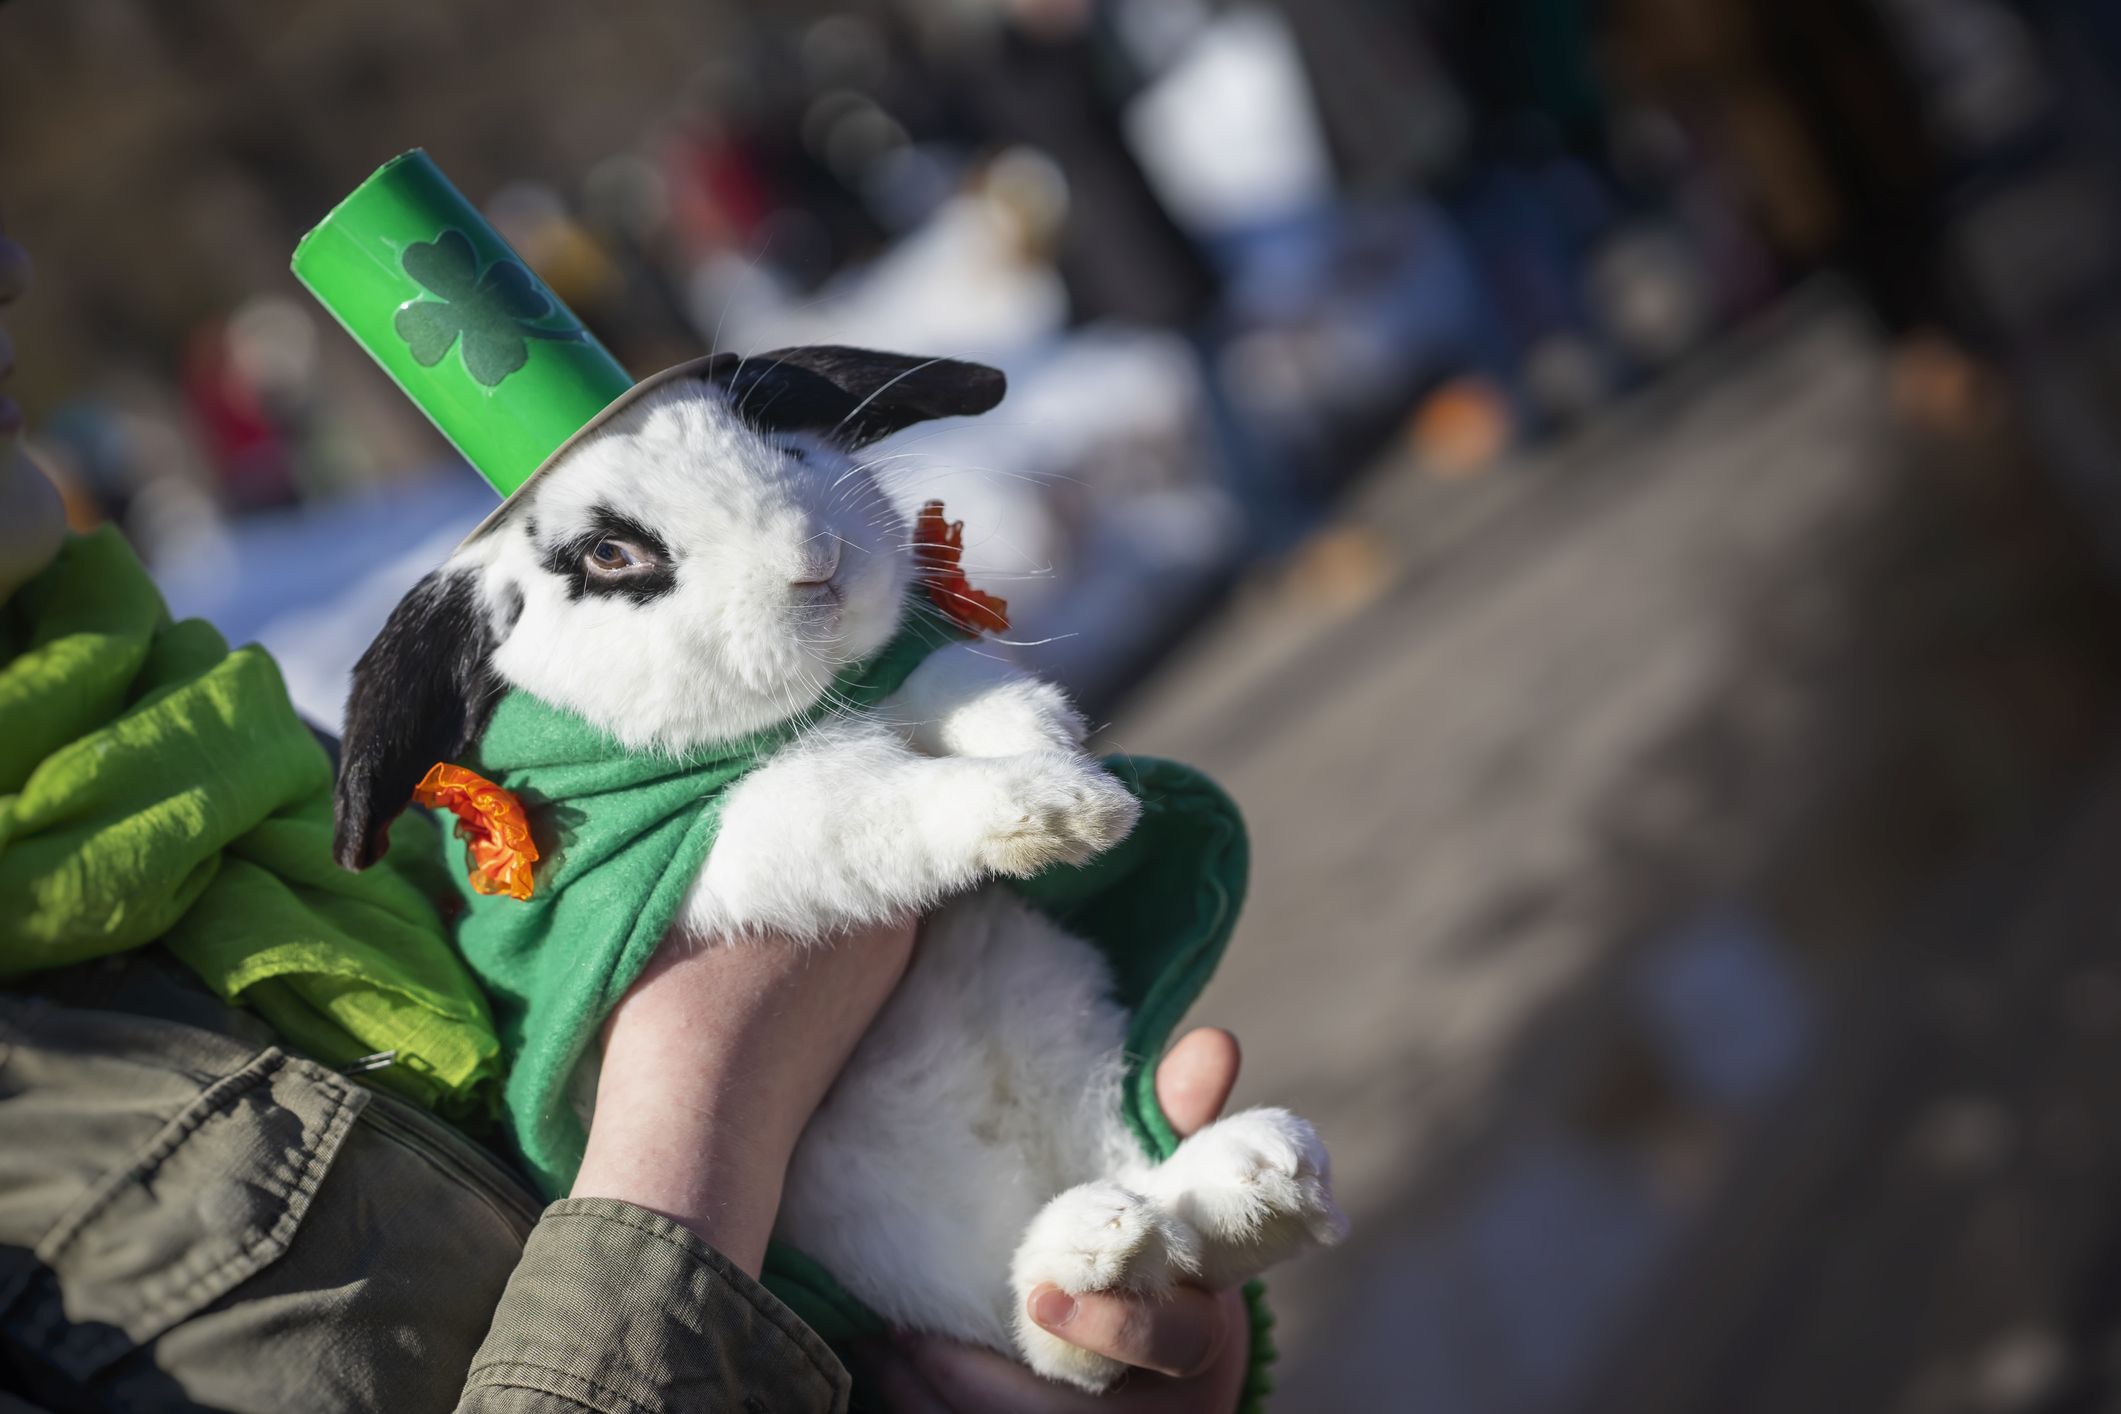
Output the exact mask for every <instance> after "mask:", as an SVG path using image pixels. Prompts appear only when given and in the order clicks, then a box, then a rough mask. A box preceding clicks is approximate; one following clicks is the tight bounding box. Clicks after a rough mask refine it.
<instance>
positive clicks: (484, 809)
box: [412, 761, 538, 899]
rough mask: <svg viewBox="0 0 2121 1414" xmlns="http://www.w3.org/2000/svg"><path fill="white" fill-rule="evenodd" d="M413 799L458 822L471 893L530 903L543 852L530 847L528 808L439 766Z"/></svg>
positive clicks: (488, 784) (479, 779) (467, 774)
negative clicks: (534, 867) (532, 876)
mask: <svg viewBox="0 0 2121 1414" xmlns="http://www.w3.org/2000/svg"><path fill="white" fill-rule="evenodd" d="M412 798H413V799H414V800H416V801H418V802H419V803H420V804H422V805H424V806H426V807H427V808H428V809H430V810H447V811H448V812H449V813H450V814H452V815H454V816H456V817H457V838H458V839H460V840H462V841H464V845H465V850H464V852H465V854H466V855H467V856H469V858H470V862H471V887H472V888H473V889H474V890H476V891H477V892H479V893H482V894H506V895H508V897H510V898H514V899H527V898H529V897H530V866H531V865H532V864H534V863H536V862H537V858H538V847H537V845H536V844H534V843H532V842H531V838H530V819H529V817H528V816H526V815H524V813H523V802H521V801H520V800H517V799H516V798H515V795H514V793H513V792H511V791H505V790H503V789H501V788H500V787H499V786H497V785H495V784H494V783H493V782H492V781H489V780H487V779H486V778H485V777H484V776H482V775H480V774H479V773H478V772H476V771H467V770H465V769H464V768H463V767H462V766H452V765H450V764H449V763H448V762H446V761H437V762H436V763H435V764H434V765H433V766H431V767H429V768H428V771H427V774H426V775H425V776H423V777H422V778H421V780H420V783H419V784H418V785H416V786H414V787H413V788H412Z"/></svg>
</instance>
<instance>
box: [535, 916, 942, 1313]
mask: <svg viewBox="0 0 2121 1414" xmlns="http://www.w3.org/2000/svg"><path fill="white" fill-rule="evenodd" d="M913 938H914V923H913V921H912V920H911V919H907V920H904V921H901V922H897V923H887V924H880V925H877V926H875V927H870V928H865V929H862V930H860V931H857V932H855V933H851V934H849V935H847V936H845V937H842V938H837V939H835V940H834V941H833V942H832V943H831V944H830V945H829V946H816V945H808V944H804V943H800V942H796V941H794V940H792V939H788V938H782V937H774V936H765V937H755V938H745V939H740V940H736V941H728V942H707V943H701V942H695V941H691V940H687V939H678V938H672V939H669V940H666V941H665V942H664V944H663V947H662V949H661V950H660V951H659V952H658V953H657V954H656V956H655V958H654V960H653V961H651V962H650V963H649V965H648V967H647V969H646V970H645V971H644V972H643V973H642V974H641V977H640V979H639V980H638V981H636V982H635V983H634V984H633V986H632V987H631V988H630V989H629V990H628V991H627V993H626V996H625V997H624V998H623V999H622V1000H621V1001H620V1002H619V1005H618V1006H617V1008H616V1009H614V1010H613V1012H612V1014H611V1017H610V1019H609V1020H608V1021H607V1022H606V1023H605V1027H604V1063H603V1070H602V1072H601V1074H600V1076H599V1078H598V1082H597V1104H596V1113H595V1116H594V1118H593V1119H592V1121H591V1124H590V1127H589V1145H588V1149H587V1151H586V1152H585V1153H584V1154H583V1157H582V1167H581V1169H580V1171H579V1172H578V1173H577V1174H576V1175H575V1182H574V1188H573V1190H572V1194H571V1196H573V1197H576V1198H616V1199H619V1200H620V1201H622V1202H627V1203H632V1204H634V1205H635V1206H636V1207H641V1208H647V1209H649V1210H650V1211H652V1212H657V1213H661V1214H662V1215H663V1216H665V1217H667V1218H671V1219H673V1220H674V1221H677V1222H681V1223H683V1224H685V1225H686V1226H687V1227H689V1228H691V1229H692V1230H693V1231H694V1232H697V1233H698V1234H699V1235H700V1236H701V1237H703V1238H705V1239H706V1240H707V1242H708V1243H709V1244H710V1245H712V1246H713V1247H714V1248H715V1250H716V1251H718V1252H720V1253H721V1254H722V1255H723V1256H724V1257H727V1258H728V1259H729V1260H730V1261H731V1262H733V1263H735V1264H736V1265H737V1266H738V1267H739V1268H741V1269H742V1270H743V1271H745V1272H747V1273H749V1274H751V1275H752V1276H757V1275H758V1271H759V1265H760V1263H761V1262H763V1261H764V1260H765V1255H766V1241H767V1238H768V1237H769V1236H770V1235H771V1234H772V1231H773V1218H774V1213H775V1212H776V1210H777V1209H778V1208H779V1207H780V1201H781V1184H782V1181H783V1180H784V1179H785V1177H786V1176H787V1169H788V1159H789V1156H790V1155H791V1154H792V1153H793V1152H794V1151H795V1141H796V1139H797V1138H798V1137H799V1136H800V1135H801V1134H802V1132H803V1126H804V1125H805V1124H807V1123H808V1122H809V1120H810V1115H811V1112H812V1111H813V1110H815V1109H816V1108H817V1106H818V1103H819V1101H821V1100H823V1099H824V1097H825V1091H826V1090H827V1089H829V1088H830V1087H831V1085H832V1081H833V1079H834V1077H836V1076H837V1075H838V1074H839V1073H840V1067H841V1066H843V1065H845V1064H846V1062H847V1057H848V1055H849V1054H851V1053H852V1052H853V1050H854V1047H855V1043H856V1042H857V1041H859V1040H860V1039H861V1037H862V1033H863V1032H865V1031H867V1030H868V1029H869V1023H870V1022H871V1021H873V1020H874V1019H875V1018H876V1013H877V1011H878V1010H879V1009H880V1008H881V1007H882V1006H883V1004H884V1001H885V999H886V998H888V997H889V996H890V995H891V990H892V988H894V987H896V986H897V985H898V980H899V978H900V976H901V975H903V974H904V972H905V970H906V963H907V962H908V960H909V959H911V957H912V956H913Z"/></svg>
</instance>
